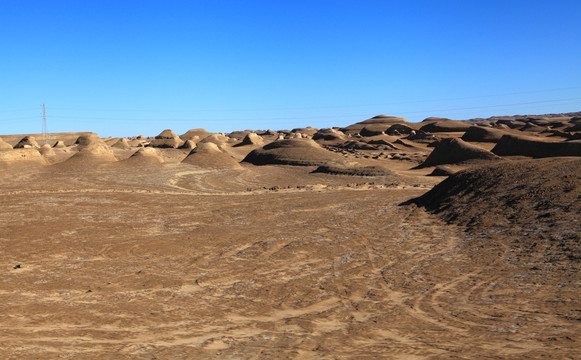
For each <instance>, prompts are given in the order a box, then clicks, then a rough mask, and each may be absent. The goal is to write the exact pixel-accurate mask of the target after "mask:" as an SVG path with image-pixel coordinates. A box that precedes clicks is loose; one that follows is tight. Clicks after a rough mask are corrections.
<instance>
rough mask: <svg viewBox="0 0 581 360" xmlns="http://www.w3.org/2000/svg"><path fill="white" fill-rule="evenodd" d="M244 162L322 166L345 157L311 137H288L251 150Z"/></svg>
mask: <svg viewBox="0 0 581 360" xmlns="http://www.w3.org/2000/svg"><path fill="white" fill-rule="evenodd" d="M242 161H243V162H249V163H252V164H254V165H268V164H282V165H302V166H311V165H314V166H320V165H329V164H332V163H335V164H338V163H342V162H343V157H342V156H341V155H338V154H336V153H333V152H330V151H328V150H325V149H324V148H323V147H321V146H320V145H319V144H317V143H316V142H315V141H314V140H311V139H287V140H278V141H275V142H272V143H270V144H268V145H265V146H263V147H262V148H259V149H255V150H253V151H251V152H250V153H249V154H248V155H247V156H246V157H245V158H244V160H242Z"/></svg>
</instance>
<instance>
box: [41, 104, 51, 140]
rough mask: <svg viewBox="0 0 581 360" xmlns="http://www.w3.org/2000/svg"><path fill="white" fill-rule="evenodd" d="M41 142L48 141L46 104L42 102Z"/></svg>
mask: <svg viewBox="0 0 581 360" xmlns="http://www.w3.org/2000/svg"><path fill="white" fill-rule="evenodd" d="M42 142H43V143H44V144H49V143H50V139H49V136H48V124H47V121H46V106H45V105H44V104H42ZM49 145H50V144H49Z"/></svg>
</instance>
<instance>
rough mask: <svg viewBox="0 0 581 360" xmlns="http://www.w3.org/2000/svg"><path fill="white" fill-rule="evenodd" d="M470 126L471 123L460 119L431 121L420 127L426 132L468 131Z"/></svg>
mask: <svg viewBox="0 0 581 360" xmlns="http://www.w3.org/2000/svg"><path fill="white" fill-rule="evenodd" d="M469 127H470V124H468V123H465V122H463V121H459V120H443V121H436V122H430V123H428V124H426V125H424V126H422V127H421V128H420V130H422V131H425V132H431V133H435V132H459V131H466V130H468V128H469Z"/></svg>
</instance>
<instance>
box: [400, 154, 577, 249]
mask: <svg viewBox="0 0 581 360" xmlns="http://www.w3.org/2000/svg"><path fill="white" fill-rule="evenodd" d="M580 179H581V159H575V158H552V159H538V160H521V161H511V162H510V163H509V162H503V163H497V164H493V165H487V166H481V167H477V168H471V169H467V170H464V171H460V172H458V173H456V174H453V175H451V176H450V177H448V178H447V179H446V180H444V181H442V182H441V183H440V184H438V185H436V186H435V187H434V188H433V189H432V190H430V191H429V192H427V193H426V194H424V195H422V196H420V197H419V198H416V199H412V200H410V201H408V202H406V203H405V204H410V203H415V204H417V205H420V206H423V207H425V208H426V209H428V210H429V211H431V212H434V213H438V214H440V215H441V216H442V217H443V218H444V219H445V220H447V221H448V222H453V223H457V224H461V225H465V226H467V227H468V228H469V229H470V230H472V231H478V232H480V231H489V232H492V233H495V234H500V233H505V234H508V235H512V237H511V239H514V240H515V241H521V240H524V239H526V240H527V241H528V242H534V241H536V240H540V241H542V244H543V247H545V250H546V251H547V254H548V255H550V256H553V257H556V258H559V259H576V260H579V259H581V243H580V242H579V234H580V233H581V223H580V222H579V216H580V215H581V181H580Z"/></svg>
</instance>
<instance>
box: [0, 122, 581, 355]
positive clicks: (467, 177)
mask: <svg viewBox="0 0 581 360" xmlns="http://www.w3.org/2000/svg"><path fill="white" fill-rule="evenodd" d="M580 116H581V113H568V114H551V115H538V116H510V117H493V118H489V119H473V120H470V121H458V120H450V119H441V118H428V119H426V120H424V121H423V122H421V123H409V122H407V121H406V120H405V119H402V118H397V117H390V116H383V115H382V116H377V117H374V118H371V119H368V120H364V121H361V122H359V123H356V124H352V125H350V126H346V127H337V128H332V129H316V128H310V127H309V128H297V129H292V130H276V131H274V130H253V131H251V130H245V131H237V132H233V133H230V134H211V133H208V132H207V131H205V130H203V129H192V130H190V131H188V132H187V133H185V134H182V135H177V134H175V133H174V132H173V131H172V130H170V129H167V130H164V131H163V132H161V133H160V134H159V135H158V136H156V137H154V138H147V137H144V136H135V137H131V138H100V137H99V136H98V135H97V134H93V133H90V132H87V133H60V134H50V137H49V138H48V139H43V136H42V135H39V134H28V135H27V134H21V135H4V136H0V173H1V174H2V176H1V177H0V199H1V203H2V210H1V211H0V265H1V266H0V271H1V273H2V277H1V281H0V354H2V355H0V357H1V358H3V359H60V358H64V359H204V358H220V359H306V358H323V359H327V358H328V359H351V358H353V359H377V358H386V359H424V358H435V359H439V358H441V359H475V358H478V359H501V358H502V359H522V358H543V359H545V358H553V359H579V358H581V346H580V344H581V335H580V334H581V301H580V300H581V299H580V297H581V286H580V285H581V275H580V272H579V270H580V257H581V246H580V240H579V239H580V236H581V117H580ZM44 140H46V141H44ZM45 142H46V144H44V145H43V143H45Z"/></svg>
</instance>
